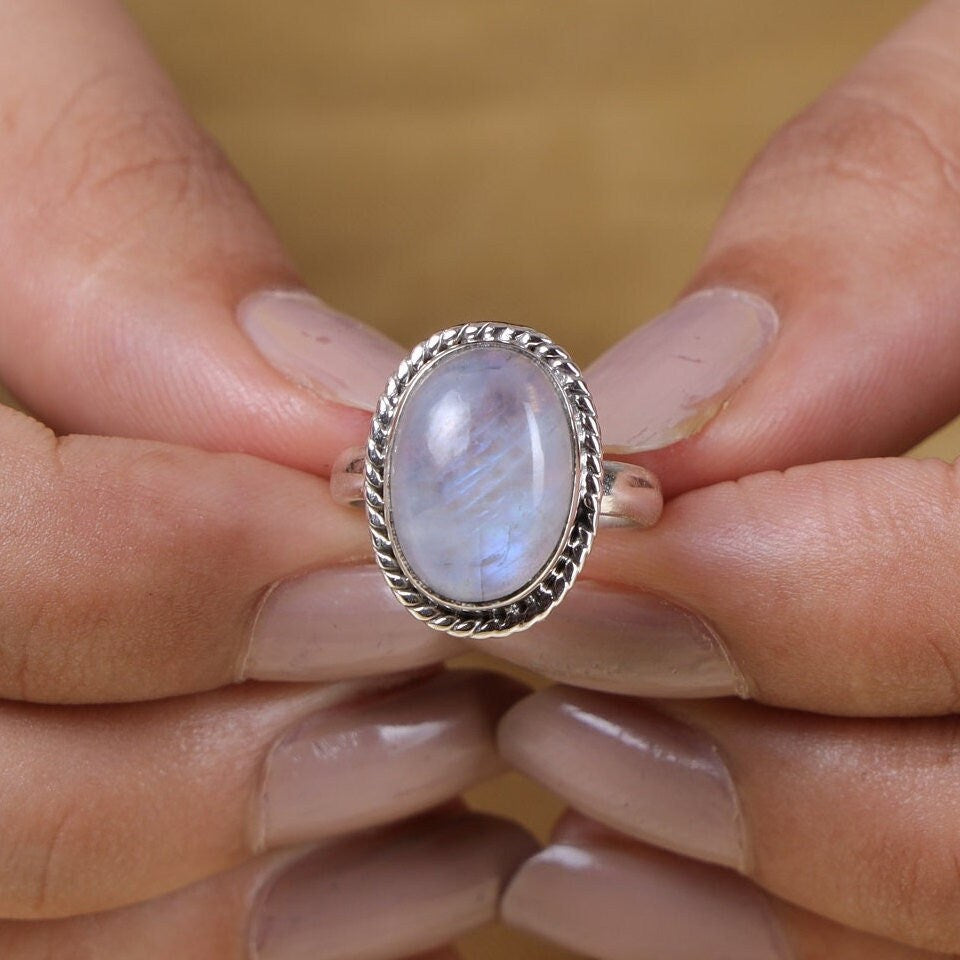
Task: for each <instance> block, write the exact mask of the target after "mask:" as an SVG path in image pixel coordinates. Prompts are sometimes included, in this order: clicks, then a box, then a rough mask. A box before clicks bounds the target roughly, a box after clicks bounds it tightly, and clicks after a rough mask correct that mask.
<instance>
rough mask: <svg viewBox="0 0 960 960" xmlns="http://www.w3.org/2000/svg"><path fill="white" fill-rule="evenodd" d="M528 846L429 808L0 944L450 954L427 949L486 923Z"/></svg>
mask: <svg viewBox="0 0 960 960" xmlns="http://www.w3.org/2000/svg"><path fill="white" fill-rule="evenodd" d="M533 850H534V843H533V841H532V840H531V839H530V838H529V837H528V836H527V834H526V833H524V831H523V830H521V828H519V827H518V826H516V825H514V824H512V823H509V822H507V821H503V820H498V819H495V818H493V817H488V816H483V815H480V814H474V813H463V812H459V813H444V814H436V815H432V816H429V817H423V818H419V819H416V820H413V821H408V822H405V823H403V824H400V825H398V826H394V827H390V828H387V829H382V830H379V831H376V832H372V833H368V834H362V835H360V836H356V837H351V838H348V839H338V840H334V841H330V842H328V843H324V844H322V845H320V846H318V847H315V848H311V849H308V850H304V849H298V850H295V851H286V852H284V853H281V854H274V855H272V856H269V857H262V858H260V859H258V860H256V861H252V862H251V863H249V864H246V865H244V866H242V867H240V868H237V869H235V870H233V871H230V872H229V873H225V874H220V875H218V876H216V877H212V878H210V879H208V880H205V881H202V882H200V883H197V884H194V885H192V886H190V887H187V888H185V889H183V890H179V891H177V892H175V893H173V894H169V895H168V896H166V897H163V898H160V899H158V900H153V901H150V902H147V903H142V904H137V905H135V906H131V907H125V908H122V909H118V910H115V911H111V912H109V913H101V914H94V915H90V916H81V917H69V918H65V919H62V920H53V921H50V920H47V921H5V922H0V949H2V952H3V956H4V957H9V958H10V960H48V958H50V957H66V956H81V955H82V956H83V958H84V960H115V958H117V957H122V958H123V960H169V958H170V957H177V958H178V960H302V958H304V957H309V958H310V960H356V958H360V957H362V958H364V960H396V958H399V957H408V956H409V960H456V954H455V953H454V952H453V951H452V950H450V949H442V948H440V947H439V945H440V944H443V943H445V942H448V941H450V940H453V939H455V938H457V937H459V936H461V935H462V934H464V933H466V932H468V931H469V930H471V929H473V928H474V927H477V926H480V925H481V924H483V923H486V922H487V921H489V920H492V919H493V917H494V915H495V913H496V909H497V900H498V896H499V892H500V890H501V889H502V888H503V886H504V884H505V883H506V881H507V880H508V879H509V877H510V876H511V874H512V873H513V872H514V870H515V869H516V867H517V866H518V865H519V864H520V862H521V861H522V860H523V859H524V858H525V857H527V856H529V855H530V854H531V853H532V852H533ZM434 948H437V949H434ZM420 951H429V952H428V953H421V952H420ZM414 953H416V957H413V956H410V955H412V954H414Z"/></svg>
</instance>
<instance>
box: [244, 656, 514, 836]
mask: <svg viewBox="0 0 960 960" xmlns="http://www.w3.org/2000/svg"><path fill="white" fill-rule="evenodd" d="M522 692H523V690H522V687H521V686H520V685H519V684H517V683H515V682H514V681H512V680H508V679H507V678H506V677H501V676H497V675H495V674H484V673H478V672H475V671H469V670H456V671H451V672H449V673H443V674H438V675H437V676H435V677H432V678H430V679H428V680H425V681H421V682H417V683H412V684H408V685H406V686H403V687H400V688H399V689H394V690H391V691H388V692H386V693H385V694H383V695H380V696H374V697H372V698H371V699H369V700H367V701H365V702H360V703H353V704H347V705H342V706H340V707H338V708H336V709H332V710H322V711H320V712H319V713H315V714H313V715H312V716H310V717H308V718H307V719H306V720H304V721H302V722H300V723H299V724H297V726H295V727H294V728H293V729H292V730H290V731H288V732H287V733H286V735H285V736H283V737H282V738H281V739H280V740H279V741H278V742H277V743H276V744H275V745H274V747H273V748H272V749H271V751H270V753H269V755H268V757H267V760H266V764H265V768H264V776H263V786H262V793H261V802H260V808H259V820H258V823H257V824H256V826H255V836H254V842H255V846H256V847H257V848H259V849H263V848H267V847H277V846H282V845H284V844H290V843H299V842H302V841H304V840H310V839H315V838H317V837H324V836H330V835H333V834H336V833H346V832H349V831H352V830H359V829H363V828H366V827H370V826H373V825H376V824H379V823H386V822H387V821H389V820H394V819H399V818H400V817H406V816H410V815H411V814H414V813H419V812H420V811H422V810H425V809H427V808H429V807H431V806H435V805H437V804H440V803H443V802H445V801H447V800H450V799H452V798H454V797H455V796H457V795H458V794H459V793H461V792H462V791H463V790H464V789H466V788H467V787H469V786H472V785H473V784H474V783H477V782H478V781H480V780H483V779H485V778H486V777H489V776H492V775H493V774H495V773H497V772H499V770H500V768H501V764H500V761H499V759H498V757H497V753H496V746H495V728H496V724H497V721H498V719H499V718H500V716H501V715H502V714H503V713H504V712H505V711H506V710H507V708H508V707H509V706H510V705H511V704H512V703H514V702H515V701H516V700H517V699H518V697H519V696H520V695H521V694H522Z"/></svg>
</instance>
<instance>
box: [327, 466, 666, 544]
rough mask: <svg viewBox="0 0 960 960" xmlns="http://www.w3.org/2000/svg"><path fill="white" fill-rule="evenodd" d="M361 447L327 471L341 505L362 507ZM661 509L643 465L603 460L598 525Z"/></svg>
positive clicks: (651, 517) (631, 521)
mask: <svg viewBox="0 0 960 960" xmlns="http://www.w3.org/2000/svg"><path fill="white" fill-rule="evenodd" d="M366 459H367V452H366V449H365V448H364V447H350V448H349V449H348V450H345V451H344V452H343V453H342V454H340V456H339V457H338V458H337V460H336V462H335V463H334V465H333V470H332V472H331V474H330V493H331V495H332V496H333V499H334V502H335V503H338V504H340V505H341V506H348V507H362V506H363V505H364V503H365V500H366V498H365V496H364V488H365V485H366V480H365V472H364V468H365V465H366ZM662 512H663V493H662V492H661V490H660V481H659V480H658V479H657V477H656V475H655V474H653V473H651V472H650V471H649V470H647V469H645V468H644V467H638V466H637V465H636V464H633V463H620V462H619V461H616V460H604V461H603V495H602V497H601V498H600V524H599V525H600V526H601V527H605V526H611V527H641V528H644V529H646V528H647V527H652V526H654V525H655V524H656V522H657V521H658V520H659V519H660V514H661V513H662Z"/></svg>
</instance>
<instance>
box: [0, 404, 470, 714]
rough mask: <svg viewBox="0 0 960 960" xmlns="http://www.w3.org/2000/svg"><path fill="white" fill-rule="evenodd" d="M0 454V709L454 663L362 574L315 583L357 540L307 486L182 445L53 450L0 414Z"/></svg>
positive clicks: (356, 532)
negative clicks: (2, 701) (1, 702)
mask: <svg viewBox="0 0 960 960" xmlns="http://www.w3.org/2000/svg"><path fill="white" fill-rule="evenodd" d="M0 445H2V447H3V451H4V457H3V459H4V470H3V472H2V476H0V514H2V516H3V518H4V520H3V533H2V536H3V550H2V551H0V583H2V584H3V600H2V602H0V697H5V698H8V699H29V700H36V701H58V702H65V701H103V700H110V701H118V700H133V699H146V698H150V697H161V696H168V695H171V694H177V693H185V692H189V691H194V690H202V689H208V688H213V687H217V686H220V685H222V684H224V683H231V682H233V681H236V680H239V679H242V678H244V677H255V678H275V679H302V680H310V679H333V678H336V677H343V676H349V675H354V676H359V675H363V674H369V673H373V672H386V671H390V670H400V669H407V668H410V667H415V666H421V665H423V664H426V663H431V662H435V661H438V660H440V659H442V658H443V657H444V656H445V655H447V654H449V653H450V652H451V651H454V650H456V649H457V646H456V645H455V644H453V643H451V641H450V640H449V639H448V638H445V637H443V636H442V635H440V634H436V633H434V631H430V630H424V629H423V628H422V626H421V625H420V624H419V623H416V622H415V621H414V620H413V619H412V618H411V617H409V616H408V615H407V614H406V612H405V611H403V610H400V609H395V607H396V604H395V603H394V601H393V599H392V597H390V596H389V591H388V590H387V589H386V587H385V585H384V583H383V578H382V576H381V575H380V573H379V571H377V570H376V569H375V568H373V567H372V565H371V566H366V567H339V568H333V569H324V568H328V567H330V565H332V564H337V563H341V564H342V563H343V562H344V561H348V560H353V559H357V558H359V557H363V556H366V554H367V553H368V552H369V543H368V538H367V536H366V534H365V533H364V532H363V531H362V529H360V525H359V524H357V523H356V522H355V518H353V517H351V516H350V512H349V511H346V510H344V509H342V508H339V507H337V506H335V505H334V504H333V503H332V502H331V500H330V496H329V493H328V491H327V487H326V485H325V484H323V483H321V482H320V481H318V480H316V479H314V478H312V477H309V476H307V475H305V474H302V473H298V472H295V471H293V470H290V469H288V468H285V467H280V466H276V465H273V464H269V463H267V462H265V461H260V460H255V459H254V458H252V457H245V456H240V455H233V454H210V453H204V452H200V451H197V450H194V449H191V448H188V447H174V446H169V445H165V444H160V443H152V442H146V441H128V440H111V439H104V438H90V437H71V438H67V439H61V440H57V439H56V438H54V437H53V436H52V435H51V434H50V432H49V431H48V430H46V429H45V428H43V427H41V426H40V425H39V424H37V423H36V422H35V421H32V420H30V419H29V418H27V417H25V416H23V415H22V414H18V413H14V412H12V411H9V410H2V409H0ZM316 568H320V569H316ZM305 571H306V572H305ZM280 581H283V582H282V583H280V585H279V586H278V587H276V588H275V589H272V592H271V593H270V596H269V599H268V600H267V602H266V604H264V605H263V606H262V613H261V615H260V616H259V618H258V616H257V614H258V610H261V605H262V603H263V598H264V596H265V595H266V594H267V592H268V591H271V585H272V584H275V583H278V582H280ZM381 611H387V613H385V615H384V616H383V618H382V619H378V620H374V619H372V617H371V613H372V612H378V613H379V612H381Z"/></svg>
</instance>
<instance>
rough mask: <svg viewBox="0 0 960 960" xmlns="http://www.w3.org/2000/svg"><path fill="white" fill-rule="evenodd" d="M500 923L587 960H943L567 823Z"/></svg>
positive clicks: (729, 877) (523, 876)
mask: <svg viewBox="0 0 960 960" xmlns="http://www.w3.org/2000/svg"><path fill="white" fill-rule="evenodd" d="M503 913H504V916H505V918H506V920H507V921H508V922H509V923H511V924H513V925H514V926H517V927H520V928H521V929H524V930H527V931H529V932H531V933H535V934H538V935H539V936H541V937H544V938H546V939H548V940H551V941H553V942H554V943H558V944H560V945H561V946H564V947H566V948H568V949H571V950H576V951H582V952H585V953H586V952H589V955H590V956H591V957H596V958H597V960H647V958H649V960H702V958H703V957H716V958H718V960H727V958H730V960H734V958H736V960H825V958H827V957H829V958H830V960H949V958H948V957H946V956H945V955H944V954H939V953H930V952H928V951H926V950H918V949H916V948H913V947H908V946H905V945H903V944H898V943H895V942H893V941H890V940H884V939H881V938H879V937H875V936H872V935H870V934H866V933H861V932H858V931H855V930H851V929H849V928H846V927H842V926H840V925H839V924H835V923H833V922H831V921H829V920H826V919H824V918H822V917H818V916H816V915H815V914H812V913H808V912H807V911H804V910H799V909H797V908H796V907H792V906H790V905H789V904H786V903H784V902H783V901H780V900H778V899H776V898H774V897H770V896H768V895H766V894H765V893H764V892H763V891H761V890H759V889H758V888H757V887H755V886H754V885H752V884H751V883H749V882H748V881H746V880H744V879H743V878H741V877H739V876H737V875H736V874H735V873H733V872H732V871H730V870H724V869H722V868H719V867H715V866H710V865H707V864H703V863H697V862H696V861H693V860H685V859H682V858H680V857H677V856H673V855H672V854H668V853H664V852H663V851H660V850H655V849H653V848H652V847H648V846H644V845H642V844H640V843H637V842H635V841H630V840H628V839H627V838H625V837H622V836H618V835H616V834H613V833H611V832H609V831H604V830H603V829H601V828H599V827H597V826H596V825H591V824H589V822H588V821H583V820H580V819H579V818H568V820H567V822H566V823H565V824H564V825H563V826H562V828H561V829H560V830H559V831H558V834H557V836H556V837H555V838H554V841H553V843H552V844H551V845H550V846H549V847H547V848H546V850H544V851H543V852H542V853H540V854H538V855H537V856H535V857H534V858H533V859H532V860H529V861H527V863H526V864H525V865H524V866H523V867H522V868H521V869H520V871H519V872H518V873H517V875H516V877H515V878H514V880H513V881H512V883H511V884H510V886H509V887H508V888H507V892H506V895H505V896H504V902H503Z"/></svg>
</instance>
